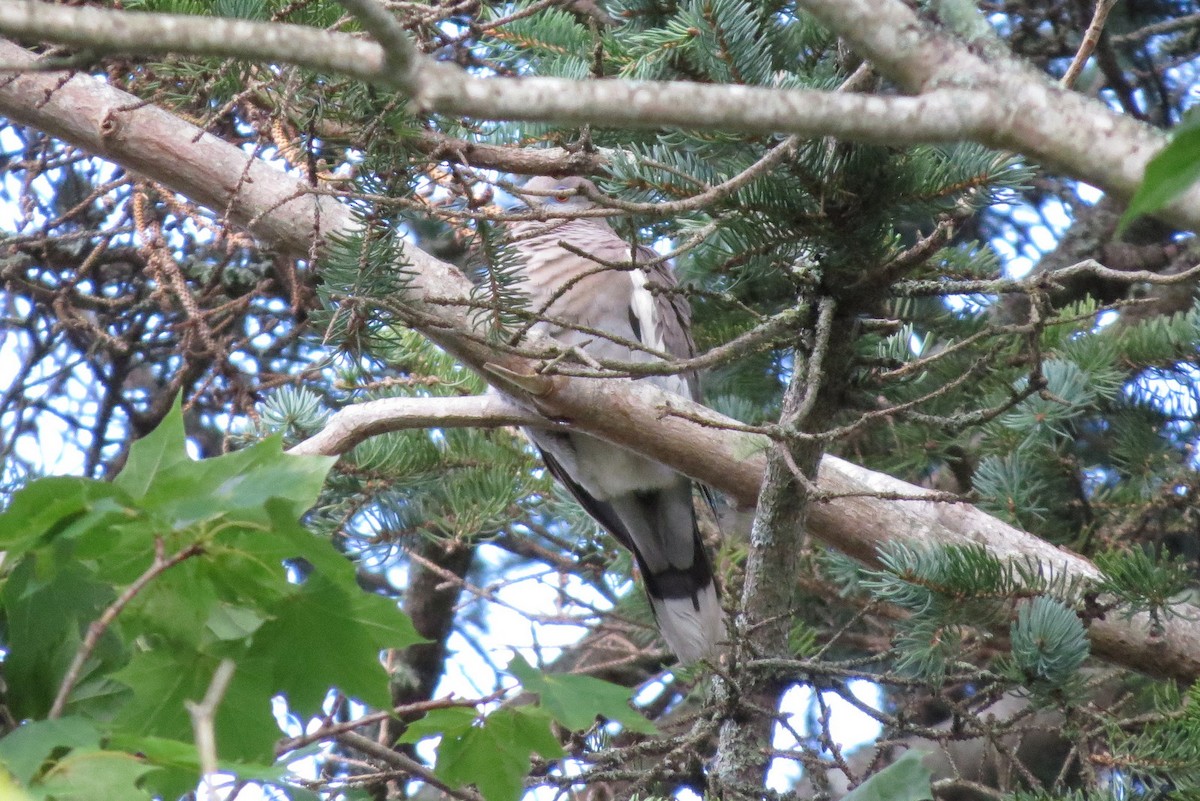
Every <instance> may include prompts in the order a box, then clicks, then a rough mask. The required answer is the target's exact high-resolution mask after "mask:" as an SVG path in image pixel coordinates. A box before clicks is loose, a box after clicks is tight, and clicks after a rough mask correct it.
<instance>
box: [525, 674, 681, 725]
mask: <svg viewBox="0 0 1200 801" xmlns="http://www.w3.org/2000/svg"><path fill="white" fill-rule="evenodd" d="M507 670H508V672H509V673H511V674H512V675H514V676H516V677H517V679H518V680H519V681H520V682H521V685H522V686H524V688H525V689H526V690H529V691H530V692H533V693H537V694H538V696H539V698H540V699H541V704H542V707H543V708H544V709H545V710H546V711H547V712H549V713H550V714H551V715H552V716H553V717H554V719H555V720H557V721H558V722H559V723H561V724H562V725H564V726H566V727H567V728H568V729H571V730H572V731H581V730H583V729H588V728H591V726H592V725H593V724H594V723H595V722H596V716H597V715H599V716H601V717H605V718H608V719H609V720H615V721H617V722H619V723H620V724H621V725H623V726H625V728H627V729H629V730H630V731H636V732H641V733H643V734H654V733H656V732H657V731H658V729H657V728H655V726H654V724H653V723H651V722H650V721H649V720H647V719H646V718H645V717H644V716H643V715H641V714H640V713H639V712H637V711H636V710H634V709H632V708H631V707H630V705H629V704H630V699H631V698H632V697H633V691H632V690H630V689H628V688H626V687H621V686H619V685H616V684H611V683H609V682H607V681H602V680H600V679H597V678H593V677H592V676H569V675H563V674H552V673H542V672H541V671H539V670H536V669H534V668H533V667H532V666H531V665H530V664H529V663H528V662H526V661H525V659H524V657H522V656H520V655H518V656H515V657H513V660H512V662H510V663H509V665H508V668H507Z"/></svg>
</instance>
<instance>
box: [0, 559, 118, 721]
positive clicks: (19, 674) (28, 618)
mask: <svg viewBox="0 0 1200 801" xmlns="http://www.w3.org/2000/svg"><path fill="white" fill-rule="evenodd" d="M115 596H116V593H115V592H114V591H113V588H112V587H111V586H109V585H107V584H103V583H100V582H97V581H96V580H95V577H94V576H93V574H92V573H91V572H90V571H89V570H88V569H87V568H86V567H85V566H84V565H82V564H80V563H78V562H75V561H69V560H67V559H55V558H51V557H49V556H46V557H40V556H39V557H37V558H26V559H23V560H22V561H21V562H20V563H19V564H18V565H17V567H16V568H15V569H14V570H13V573H12V575H11V576H10V577H9V578H8V580H7V581H6V582H5V584H4V588H3V593H2V594H0V603H3V605H4V609H5V612H6V613H7V622H8V631H7V637H6V642H5V645H6V646H7V648H8V655H7V657H6V658H5V660H4V678H5V681H6V682H7V683H8V690H9V695H8V698H9V703H10V704H12V712H13V714H14V715H15V716H16V718H17V719H18V720H20V719H23V718H39V717H43V716H45V714H46V713H47V712H48V711H49V710H50V705H51V703H52V702H53V700H54V696H55V695H56V694H57V692H58V685H59V683H60V682H61V681H62V678H63V676H64V675H65V673H66V670H67V667H68V665H70V664H71V660H72V659H73V658H74V656H75V652H76V650H77V649H78V648H79V646H80V644H81V643H82V631H83V630H84V629H85V628H86V626H87V625H88V623H90V622H91V621H92V620H94V619H95V618H96V617H97V616H99V614H100V613H101V611H102V610H103V609H104V608H105V607H106V606H107V605H108V604H109V603H110V602H111V601H112V599H113V598H114V597H115ZM122 652H123V647H122V645H121V643H120V642H119V640H118V639H117V638H116V637H115V635H114V634H113V633H112V632H111V631H109V632H107V633H106V634H105V636H104V637H102V638H101V640H100V643H99V647H97V648H96V649H95V650H94V651H93V652H92V658H91V660H89V662H88V664H87V665H86V666H85V671H84V674H83V675H84V677H85V678H86V677H87V676H88V675H89V674H90V673H92V672H93V671H94V670H97V669H99V668H101V667H102V666H103V665H105V664H108V663H111V662H113V661H115V660H118V659H119V658H120V656H121V653H122Z"/></svg>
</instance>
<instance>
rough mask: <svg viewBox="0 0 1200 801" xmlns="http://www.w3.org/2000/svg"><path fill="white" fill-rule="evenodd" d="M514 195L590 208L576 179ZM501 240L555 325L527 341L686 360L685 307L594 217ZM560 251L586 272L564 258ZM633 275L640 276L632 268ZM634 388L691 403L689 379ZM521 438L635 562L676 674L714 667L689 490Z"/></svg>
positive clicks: (660, 275) (651, 255) (717, 631)
mask: <svg viewBox="0 0 1200 801" xmlns="http://www.w3.org/2000/svg"><path fill="white" fill-rule="evenodd" d="M524 189H526V190H532V191H533V192H534V193H536V194H529V195H526V196H525V197H526V200H527V202H528V203H529V205H530V206H531V207H537V206H545V207H547V208H552V209H554V210H555V211H559V210H561V211H565V212H571V211H575V210H580V209H586V208H591V207H592V205H593V204H592V202H591V201H590V200H589V199H588V198H587V197H586V196H585V195H584V194H583V191H584V190H587V189H592V190H594V187H593V186H592V184H591V182H590V181H587V180H586V179H583V178H562V179H555V178H534V179H533V180H531V181H529V182H528V183H527V184H526V185H525V187H524ZM509 231H510V233H511V235H512V236H513V238H514V240H516V242H517V248H518V249H519V250H520V252H521V254H522V256H523V258H524V268H523V275H524V278H525V280H524V281H523V282H522V284H521V288H522V289H523V290H524V291H525V292H526V293H528V295H529V308H530V309H531V310H533V311H535V312H538V313H540V314H543V315H544V316H545V317H546V318H549V320H552V321H554V322H545V321H544V322H539V323H537V324H536V325H535V326H534V329H533V330H535V331H538V332H540V333H544V334H546V335H548V336H550V337H553V338H554V339H555V340H557V341H559V342H561V343H563V344H566V345H571V346H575V347H578V348H580V349H581V350H583V351H585V352H586V353H587V354H588V355H590V356H592V357H593V358H596V359H611V360H615V361H621V362H649V361H657V360H658V357H657V356H654V355H652V354H650V353H647V352H646V351H644V350H641V349H638V348H636V347H631V346H630V345H628V344H624V343H623V342H621V341H614V340H624V342H633V343H641V344H642V345H644V346H645V347H646V348H648V349H650V350H654V351H658V352H660V353H663V352H665V353H667V354H669V355H671V356H674V357H677V358H687V357H690V356H693V355H694V354H695V346H694V345H693V343H692V337H691V331H690V323H691V318H690V310H689V309H688V305H687V301H686V300H685V299H684V298H682V297H681V296H680V295H679V294H678V293H676V292H671V291H669V290H671V289H673V288H674V287H675V277H674V275H673V274H672V272H671V269H670V268H669V267H668V266H667V265H666V264H664V263H663V262H662V261H661V260H658V256H657V254H656V253H655V252H654V251H652V250H650V249H648V248H638V249H636V251H634V252H633V253H631V250H630V246H629V245H628V244H627V243H626V242H624V241H623V240H622V239H621V238H620V237H619V236H618V235H617V233H616V232H615V231H613V229H612V228H611V227H610V226H609V225H608V223H607V222H606V221H605V220H604V219H603V218H601V217H591V218H577V219H572V220H566V221H558V222H557V223H556V222H553V221H552V222H549V223H546V222H518V223H514V224H512V225H511V226H510V228H509ZM564 242H565V243H567V244H569V245H571V246H573V247H574V248H575V249H577V250H578V251H579V252H581V253H586V254H589V255H590V256H592V257H593V259H594V260H593V259H589V258H586V257H584V256H580V255H578V254H577V253H572V252H571V251H570V250H567V249H565V248H564V247H562V245H561V244H560V243H564ZM631 261H632V266H631V264H630V263H631ZM605 263H607V265H620V266H605ZM642 264H645V265H647V266H646V267H640V266H638V265H642ZM568 285H569V286H568ZM564 286H567V289H566V290H565V291H564V290H563V289H562V288H563V287H564ZM649 287H656V288H658V289H661V290H668V291H658V292H652V291H651V290H650V289H649ZM572 325H573V326H580V327H583V328H588V329H593V330H594V331H601V332H604V333H607V334H610V335H612V337H613V339H607V338H605V337H603V336H599V335H598V334H596V333H592V332H583V331H579V330H575V329H573V328H571V327H570V326H572ZM642 380H645V381H649V382H651V383H653V384H656V385H657V386H659V387H661V388H662V389H664V390H667V391H668V392H674V393H676V394H679V395H683V396H685V397H689V398H691V399H693V400H697V399H698V397H699V393H698V387H697V381H696V376H695V375H694V374H689V375H686V376H681V375H669V376H652V377H648V378H645V379H642ZM525 433H526V434H527V435H528V436H529V438H530V439H531V440H532V441H533V443H534V445H536V446H537V448H538V449H539V450H540V451H541V453H542V458H543V460H544V461H545V463H546V466H547V467H548V468H549V470H550V472H551V473H552V474H553V475H554V476H555V477H556V478H557V479H558V480H559V481H561V482H562V483H563V484H564V485H565V486H566V488H567V489H568V490H570V492H571V494H572V495H574V496H575V498H576V499H577V500H578V501H579V503H580V504H581V505H582V506H583V507H584V509H586V510H587V511H588V513H589V514H591V515H592V517H594V518H595V519H596V520H597V521H599V522H600V524H601V525H603V526H604V527H605V528H606V529H607V530H608V531H609V532H610V533H611V534H612V535H613V536H614V537H616V539H617V541H618V542H620V543H621V544H622V545H624V546H625V547H626V548H628V549H629V550H630V551H632V552H633V554H634V556H635V558H636V559H637V563H638V567H639V568H640V570H641V573H642V578H643V580H644V582H645V584H646V591H647V594H648V595H649V597H650V602H651V606H652V607H653V609H654V613H655V617H656V618H657V620H658V624H659V628H660V630H661V631H662V634H663V638H664V639H665V640H666V641H667V645H669V646H670V648H671V650H672V651H673V652H674V653H675V655H676V656H678V657H679V659H680V660H681V661H683V662H685V663H688V662H694V661H696V660H698V659H700V658H702V657H705V656H709V655H712V654H713V653H714V649H715V646H716V644H717V641H718V639H719V637H720V635H721V632H722V616H721V608H720V604H719V602H718V599H717V591H716V586H715V584H714V583H713V575H712V565H711V563H710V561H709V558H708V554H707V552H706V550H705V548H704V544H703V542H702V541H701V539H700V534H699V531H698V529H697V526H696V516H695V511H694V509H693V506H692V482H691V481H690V480H689V479H688V478H687V477H686V476H683V475H681V474H680V473H677V472H675V471H674V470H672V469H670V468H669V467H666V466H665V465H663V464H660V463H659V462H655V461H653V460H651V459H647V458H646V457H644V456H640V455H638V454H635V453H633V452H632V451H628V450H625V449H624V448H621V447H618V446H616V445H612V444H609V443H607V442H604V441H602V440H599V439H596V438H594V437H589V436H587V435H585V434H576V433H564V432H557V431H546V430H527V431H526V432H525Z"/></svg>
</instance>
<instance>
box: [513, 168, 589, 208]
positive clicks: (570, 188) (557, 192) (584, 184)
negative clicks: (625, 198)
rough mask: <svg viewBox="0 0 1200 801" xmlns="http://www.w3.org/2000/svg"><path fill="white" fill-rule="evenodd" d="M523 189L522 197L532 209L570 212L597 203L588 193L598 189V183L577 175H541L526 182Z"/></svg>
mask: <svg viewBox="0 0 1200 801" xmlns="http://www.w3.org/2000/svg"><path fill="white" fill-rule="evenodd" d="M521 190H522V191H521V193H520V195H521V197H522V198H524V200H525V202H526V203H527V204H528V205H529V207H530V208H531V209H537V208H544V209H547V210H550V211H555V212H559V211H567V212H570V211H581V210H583V209H590V208H592V206H594V205H595V204H594V203H592V201H591V200H590V199H589V198H588V196H587V194H586V193H587V192H594V191H596V185H595V184H593V183H592V182H591V181H589V180H588V179H587V178H580V177H579V176H577V175H570V176H567V177H566V178H551V177H549V176H546V175H539V176H537V177H536V178H533V179H531V180H529V181H528V182H526V183H525V185H524V186H522V187H521ZM527 193H528V194H527Z"/></svg>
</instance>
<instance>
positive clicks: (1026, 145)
mask: <svg viewBox="0 0 1200 801" xmlns="http://www.w3.org/2000/svg"><path fill="white" fill-rule="evenodd" d="M800 5H801V6H802V7H803V8H805V9H806V10H808V11H809V12H810V13H812V14H813V15H814V16H816V17H817V18H818V19H820V20H822V21H823V22H824V23H825V24H826V25H827V26H828V27H829V28H830V29H832V30H833V31H835V32H836V33H837V34H839V35H841V36H843V37H845V38H846V39H847V40H849V41H850V42H851V43H852V44H853V46H854V47H855V48H856V49H857V50H858V51H859V52H860V53H861V54H862V55H864V56H866V57H867V58H869V59H870V60H871V61H872V63H873V64H874V65H875V67H876V69H878V70H879V71H880V72H881V73H882V74H884V75H886V76H887V77H889V78H891V79H892V80H895V81H897V82H898V83H900V84H901V85H902V86H904V87H905V88H906V89H908V90H909V91H911V92H913V93H914V95H915V96H912V97H902V96H882V95H867V94H857V93H850V92H847V93H837V92H821V91H811V90H800V89H787V90H784V89H772V88H767V87H756V86H745V85H709V84H698V83H689V82H686V81H675V82H660V81H625V80H603V81H596V80H568V79H562V78H534V77H522V78H478V77H474V76H472V75H470V74H468V73H467V72H466V71H464V70H462V69H460V68H458V67H456V66H454V65H451V64H446V63H442V62H437V61H434V60H433V59H431V58H429V57H427V56H424V55H421V54H420V53H417V52H413V51H412V50H411V48H409V47H407V46H406V47H403V48H401V49H402V50H404V53H403V58H400V59H397V58H395V57H393V58H391V59H390V60H389V55H388V54H389V52H394V51H395V50H396V49H397V48H396V47H392V48H391V49H390V50H385V49H384V47H383V46H381V45H379V44H377V43H375V42H369V41H364V40H362V39H359V38H356V37H354V36H352V35H350V34H343V33H337V32H329V31H321V30H317V29H314V28H309V27H305V26H301V25H289V24H284V23H259V22H251V21H247V20H233V19H220V18H211V17H196V16H186V15H169V14H151V13H130V12H124V11H112V10H106V9H98V8H92V7H69V6H61V5H54V4H51V3H43V2H36V1H35V0H0V32H3V33H6V34H8V35H10V36H15V37H20V38H25V39H34V40H40V41H52V42H56V43H59V44H67V45H75V46H79V47H85V48H87V49H88V50H89V51H91V52H96V53H123V54H138V55H146V54H165V53H170V52H184V53H192V54H196V55H215V56H228V57H235V58H245V59H252V60H255V61H283V62H287V63H291V64H297V65H301V66H305V67H310V68H313V69H317V70H322V71H327V72H336V73H341V74H344V75H349V76H352V77H357V78H360V79H362V80H365V81H369V82H371V83H375V84H379V85H385V86H391V87H393V88H396V89H398V90H400V91H402V92H405V93H406V94H408V95H409V96H410V97H411V98H412V99H413V101H414V103H415V104H416V105H417V107H418V108H420V109H422V110H425V111H431V112H439V113H443V114H452V115H465V116H470V117H475V118H482V119H504V120H534V121H543V122H555V123H563V124H589V123H590V124H603V125H610V126H621V127H634V128H660V127H664V126H677V127H682V128H694V129H716V130H729V131H742V132H750V133H790V134H796V135H799V136H805V137H816V136H834V137H838V138H842V139H849V140H854V141H860V142H876V143H881V144H888V145H900V144H906V143H913V144H915V143H922V142H923V143H929V142H950V141H974V142H978V143H980V144H984V145H987V146H989V147H995V148H1001V149H1006V150H1013V151H1016V152H1019V153H1022V154H1024V155H1026V156H1028V157H1030V158H1032V159H1035V160H1037V161H1039V162H1041V163H1042V164H1044V165H1046V166H1048V167H1051V168H1055V169H1058V170H1061V171H1062V172H1064V173H1066V174H1069V175H1071V176H1072V177H1074V178H1078V179H1080V180H1082V181H1086V182H1088V183H1091V184H1093V185H1095V186H1098V187H1101V188H1103V189H1104V190H1106V191H1108V192H1110V193H1113V194H1115V195H1117V196H1120V197H1128V196H1130V195H1131V194H1132V193H1133V192H1134V191H1135V190H1136V188H1137V186H1138V185H1139V184H1140V182H1141V180H1142V175H1143V173H1144V171H1145V166H1146V163H1147V162H1148V161H1149V160H1150V158H1151V157H1153V156H1154V154H1155V153H1156V152H1157V151H1158V150H1159V149H1160V148H1161V147H1162V146H1163V145H1164V144H1165V142H1166V138H1165V136H1164V134H1162V132H1160V131H1156V130H1155V129H1153V128H1151V127H1149V126H1147V125H1144V124H1142V123H1139V122H1137V121H1136V120H1132V119H1130V118H1128V117H1123V116H1121V115H1119V114H1116V113H1114V112H1113V111H1111V110H1110V109H1108V108H1107V107H1105V106H1104V105H1102V104H1101V103H1099V102H1097V101H1094V100H1091V99H1088V98H1085V97H1083V96H1081V95H1079V94H1076V93H1074V92H1071V91H1069V90H1068V89H1065V88H1063V87H1061V86H1059V85H1057V84H1055V83H1053V82H1051V81H1049V80H1047V79H1046V78H1045V77H1044V76H1042V75H1039V74H1037V73H1034V72H1032V71H1030V70H1029V69H1027V68H1026V67H1024V66H1023V65H1021V64H1020V63H1018V62H1017V61H1015V60H1014V59H1012V58H1010V57H1008V56H1006V55H1003V54H1001V53H999V52H997V48H995V47H992V48H987V47H976V48H972V47H971V46H970V45H969V44H967V43H964V42H962V41H960V40H958V39H956V38H954V37H952V36H950V35H948V34H946V33H944V32H941V31H939V30H937V29H935V28H934V27H933V26H931V25H929V24H927V23H925V22H924V21H923V20H921V19H920V18H919V17H918V16H917V15H916V13H915V12H914V11H913V10H912V9H910V8H909V7H908V6H907V5H906V4H904V3H903V2H901V1H900V0H850V1H849V2H842V0H801V2H800ZM389 41H391V39H389ZM392 44H393V45H395V44H396V43H395V42H392ZM0 64H3V65H4V66H5V67H6V68H9V69H14V68H15V69H20V68H21V67H22V66H23V65H28V64H29V61H28V59H21V58H19V57H18V58H14V59H11V60H10V59H2V60H0ZM1063 131H1070V132H1071V135H1070V136H1063V135H1062V132H1063ZM1158 216H1160V217H1161V218H1162V219H1164V220H1167V221H1169V222H1171V223H1173V224H1175V225H1178V226H1180V227H1185V228H1196V227H1197V224H1198V223H1200V186H1193V187H1192V188H1191V189H1189V190H1188V191H1186V192H1184V193H1183V194H1181V195H1180V196H1179V197H1178V198H1176V200H1175V201H1174V202H1173V203H1171V204H1170V205H1169V206H1168V207H1167V208H1166V209H1165V210H1164V211H1163V212H1162V213H1161V214H1160V215H1158Z"/></svg>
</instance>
